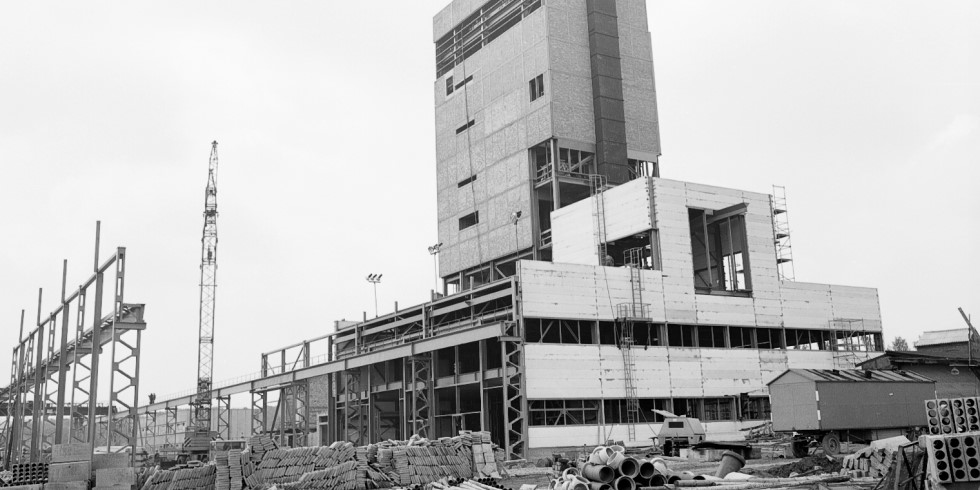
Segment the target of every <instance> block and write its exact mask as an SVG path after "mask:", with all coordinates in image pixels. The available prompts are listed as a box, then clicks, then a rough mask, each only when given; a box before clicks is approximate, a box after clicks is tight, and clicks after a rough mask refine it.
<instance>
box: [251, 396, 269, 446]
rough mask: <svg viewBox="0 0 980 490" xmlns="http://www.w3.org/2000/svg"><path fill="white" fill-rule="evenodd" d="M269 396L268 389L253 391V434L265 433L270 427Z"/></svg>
mask: <svg viewBox="0 0 980 490" xmlns="http://www.w3.org/2000/svg"><path fill="white" fill-rule="evenodd" d="M268 410H269V397H268V392H266V391H253V392H252V435H256V436H257V435H261V434H264V433H265V431H266V428H267V427H268V420H267V419H268V415H269V412H268Z"/></svg>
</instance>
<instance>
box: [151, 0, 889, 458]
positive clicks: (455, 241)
mask: <svg viewBox="0 0 980 490" xmlns="http://www.w3.org/2000/svg"><path fill="white" fill-rule="evenodd" d="M433 40H434V43H435V67H436V79H435V81H434V85H433V87H434V99H435V120H436V141H435V143H436V156H437V162H436V168H437V179H438V223H439V226H438V229H439V242H440V243H441V245H440V246H439V247H438V248H437V251H438V252H439V254H438V260H439V270H440V276H441V278H442V281H443V287H444V290H443V291H442V294H437V295H435V296H434V297H433V299H432V300H431V301H429V302H426V303H424V304H420V305H415V306H411V307H408V308H402V309H399V310H398V311H394V312H391V313H388V314H384V315H382V316H379V317H377V318H374V319H370V320H364V321H362V322H357V323H352V322H338V323H337V329H336V331H334V332H332V333H329V334H327V335H325V336H323V337H320V338H317V339H310V340H306V341H301V342H299V343H297V344H295V345H292V346H288V347H284V348H282V349H279V350H276V351H272V352H269V353H266V354H264V355H263V356H262V359H261V368H262V372H261V375H260V377H259V378H257V379H250V380H246V381H240V382H235V383H227V384H222V383H215V384H214V385H213V387H212V393H211V396H212V398H214V399H215V400H216V401H217V403H216V405H217V410H218V413H219V415H218V416H217V417H216V418H217V419H218V420H217V421H216V423H217V427H218V430H219V431H221V430H225V429H226V428H227V427H226V426H225V427H224V428H222V426H221V424H222V418H221V416H220V413H221V411H222V410H225V411H226V410H227V407H228V406H229V400H230V398H229V397H231V396H233V395H237V394H241V395H242V396H244V395H245V394H246V393H248V394H250V395H249V396H251V404H252V405H251V406H252V427H251V431H252V432H253V433H255V432H272V433H274V434H276V435H277V436H278V437H280V438H281V442H282V443H283V444H286V445H307V444H314V443H321V442H330V441H333V440H338V439H346V440H350V441H352V442H355V443H358V444H364V443H368V442H372V441H378V440H384V439H405V438H407V437H408V436H409V435H411V434H420V435H423V436H426V437H442V436H451V435H455V434H456V433H457V431H459V430H461V429H467V430H469V429H472V430H489V431H490V432H491V433H492V434H493V437H494V438H495V441H494V442H496V443H497V444H499V445H500V446H502V447H504V448H505V449H506V451H507V452H508V456H510V457H527V456H528V454H529V451H531V450H534V449H538V448H552V447H562V446H581V445H591V444H599V443H602V442H604V441H606V440H607V439H615V440H623V441H627V444H630V443H635V444H649V441H650V438H651V436H653V435H654V434H655V433H656V432H657V430H658V428H659V425H660V422H661V420H662V419H661V418H660V416H659V415H657V414H656V413H655V412H654V411H653V410H654V409H660V410H666V411H670V412H673V413H676V414H679V415H689V416H696V417H698V418H700V419H701V421H702V422H703V424H704V427H705V429H706V431H707V433H708V435H709V437H710V438H712V439H733V438H737V437H739V429H742V428H745V427H749V426H753V425H757V424H759V423H760V421H763V420H767V419H768V418H769V401H768V392H767V388H766V383H767V382H768V381H771V380H772V379H773V378H774V377H775V376H776V375H778V374H780V373H782V372H783V371H785V370H786V369H790V368H800V369H833V368H853V367H854V365H855V364H856V363H858V362H862V361H864V360H866V359H868V358H869V357H870V356H872V355H874V354H873V353H876V352H879V351H882V350H883V346H882V336H881V331H882V326H881V316H880V311H879V304H878V295H877V291H876V290H875V289H873V288H862V287H850V286H838V285H828V284H813V283H805V282H797V281H795V278H794V277H793V273H792V256H791V247H790V236H789V235H790V234H789V227H788V213H787V212H786V211H787V209H786V206H785V196H784V195H783V194H782V191H781V190H780V189H778V188H777V189H776V190H775V191H774V194H773V195H770V194H764V193H757V192H749V191H741V190H735V189H728V188H721V187H713V186H707V185H701V184H695V183H687V182H680V181H676V180H669V179H665V178H661V177H660V170H661V169H660V164H659V157H660V140H659V129H658V117H657V102H656V100H657V99H656V88H655V84H654V74H653V73H654V72H653V60H652V49H651V38H650V33H649V28H648V26H647V11H646V5H645V2H644V1H643V0H618V1H612V0H605V1H601V0H562V1H557V0H552V1H544V0H490V1H480V0H476V1H474V0H455V1H454V2H452V4H450V5H449V6H447V7H446V8H445V9H443V10H442V11H441V12H440V13H439V14H437V15H436V16H435V18H434V21H433ZM665 170H666V169H665ZM668 173H669V172H668ZM197 403H199V394H189V395H187V396H184V397H179V398H172V399H161V400H157V401H155V403H153V404H151V405H149V406H144V407H140V408H139V413H140V414H141V416H143V417H147V416H149V415H150V414H153V415H154V417H155V414H157V413H161V412H163V411H165V415H163V416H160V419H161V420H166V423H165V424H157V425H158V426H160V427H163V429H161V430H164V431H166V432H167V434H170V433H172V432H173V431H176V422H174V424H171V423H170V417H171V416H170V414H171V413H173V414H174V415H173V417H174V420H176V413H177V410H178V409H179V407H186V406H189V405H192V404H197ZM224 423H225V424H227V419H226V420H225V422H224ZM143 426H148V425H147V424H141V427H143ZM235 432H236V433H237V432H238V431H237V430H236V431H235ZM167 440H169V439H167Z"/></svg>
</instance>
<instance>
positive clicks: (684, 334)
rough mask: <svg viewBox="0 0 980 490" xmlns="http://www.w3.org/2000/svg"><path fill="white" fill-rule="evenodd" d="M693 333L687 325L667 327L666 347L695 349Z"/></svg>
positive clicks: (693, 329) (692, 328)
mask: <svg viewBox="0 0 980 490" xmlns="http://www.w3.org/2000/svg"><path fill="white" fill-rule="evenodd" d="M694 331H695V328H694V327H691V326H688V325H667V345H669V346H670V347H695V345H694ZM674 413H677V412H674Z"/></svg>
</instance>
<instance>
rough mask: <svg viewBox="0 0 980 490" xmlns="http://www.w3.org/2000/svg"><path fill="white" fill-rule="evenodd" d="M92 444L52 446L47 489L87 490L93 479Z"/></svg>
mask: <svg viewBox="0 0 980 490" xmlns="http://www.w3.org/2000/svg"><path fill="white" fill-rule="evenodd" d="M91 458H92V446H91V445H90V444H55V445H53V446H51V465H50V466H48V475H47V476H48V479H47V481H48V484H47V488H50V489H52V490H86V489H87V488H88V484H89V480H90V479H91V478H92V459H91Z"/></svg>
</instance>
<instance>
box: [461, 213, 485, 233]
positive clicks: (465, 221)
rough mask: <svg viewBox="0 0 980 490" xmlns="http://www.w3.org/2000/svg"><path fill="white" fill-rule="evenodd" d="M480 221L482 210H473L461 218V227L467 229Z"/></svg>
mask: <svg viewBox="0 0 980 490" xmlns="http://www.w3.org/2000/svg"><path fill="white" fill-rule="evenodd" d="M479 222H480V212H479V211H473V212H472V213H470V214H467V215H466V216H463V217H462V218H460V219H459V229H460V230H465V229H467V228H469V227H471V226H473V225H475V224H477V223H479Z"/></svg>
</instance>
